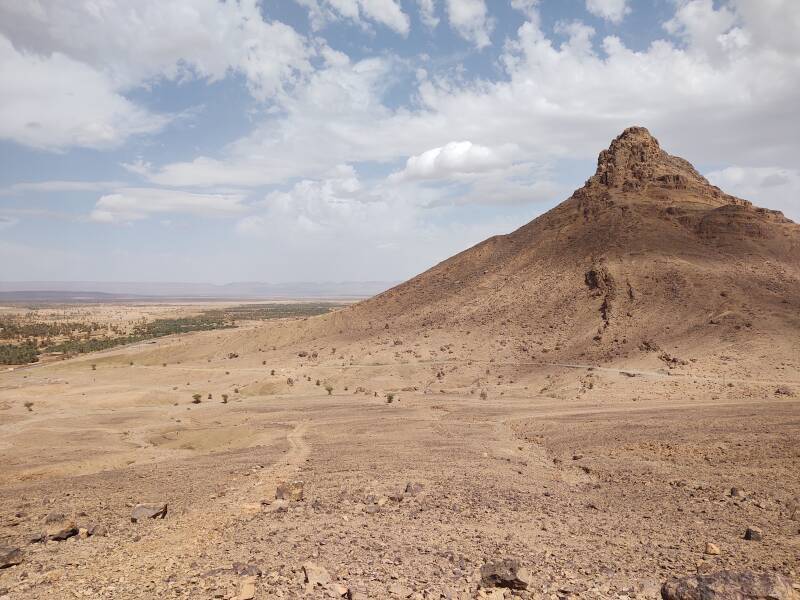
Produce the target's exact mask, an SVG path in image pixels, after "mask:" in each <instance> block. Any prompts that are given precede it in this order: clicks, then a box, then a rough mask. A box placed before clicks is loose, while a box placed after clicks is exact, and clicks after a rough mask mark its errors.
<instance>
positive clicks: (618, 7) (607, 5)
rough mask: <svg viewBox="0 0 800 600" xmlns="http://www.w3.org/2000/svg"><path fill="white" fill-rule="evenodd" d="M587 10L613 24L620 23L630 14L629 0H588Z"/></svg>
mask: <svg viewBox="0 0 800 600" xmlns="http://www.w3.org/2000/svg"><path fill="white" fill-rule="evenodd" d="M586 10H588V11H589V12H590V13H592V14H593V15H595V16H596V17H600V18H601V19H605V20H606V21H610V22H612V23H620V22H622V19H623V18H625V15H627V14H628V13H629V12H631V9H630V7H629V6H628V0H586Z"/></svg>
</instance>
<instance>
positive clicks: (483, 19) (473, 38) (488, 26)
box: [446, 0, 494, 48]
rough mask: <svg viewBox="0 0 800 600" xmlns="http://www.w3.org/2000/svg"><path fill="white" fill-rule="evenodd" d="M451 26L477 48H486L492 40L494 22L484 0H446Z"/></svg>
mask: <svg viewBox="0 0 800 600" xmlns="http://www.w3.org/2000/svg"><path fill="white" fill-rule="evenodd" d="M446 2H447V18H448V20H449V22H450V26H451V27H452V28H453V29H454V30H455V31H456V32H457V33H458V34H459V35H460V36H461V37H463V38H464V39H465V40H467V41H469V42H471V43H472V44H474V45H475V46H476V47H477V48H485V47H486V46H489V45H490V44H491V43H492V41H491V39H490V37H489V36H490V34H491V33H492V29H494V23H493V21H492V19H491V18H490V17H489V14H488V12H489V11H488V10H487V8H486V2H485V1H484V0H446Z"/></svg>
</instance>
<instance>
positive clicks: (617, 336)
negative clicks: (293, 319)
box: [329, 127, 800, 360]
mask: <svg viewBox="0 0 800 600" xmlns="http://www.w3.org/2000/svg"><path fill="white" fill-rule="evenodd" d="M798 315H800V226H798V225H797V224H795V223H793V222H792V221H790V220H789V219H787V218H785V217H784V216H783V215H782V213H780V212H778V211H773V210H768V209H764V208H758V207H756V206H753V205H752V204H751V203H750V202H748V201H746V200H742V199H740V198H736V197H734V196H731V195H729V194H726V193H725V192H723V191H722V190H720V189H719V188H717V187H715V186H713V185H711V184H710V183H709V182H708V181H707V180H706V179H705V178H704V177H702V176H701V175H700V174H699V173H698V172H697V171H696V170H695V169H694V167H692V165H691V164H690V163H689V162H687V161H686V160H684V159H682V158H678V157H675V156H671V155H669V154H667V153H666V152H665V151H664V150H662V149H661V147H660V145H659V143H658V141H657V140H656V139H655V138H654V137H653V136H652V135H651V134H650V133H649V132H648V130H647V129H645V128H643V127H631V128H628V129H626V130H625V131H623V132H622V134H621V135H619V136H618V137H617V138H616V139H614V140H613V141H612V142H611V145H610V146H609V148H608V149H607V150H603V151H602V152H600V155H599V158H598V161H597V171H596V172H595V174H594V175H593V176H592V177H590V178H589V180H588V181H587V182H586V184H585V185H584V186H583V187H582V188H580V189H578V190H576V191H575V192H574V193H573V194H572V196H570V197H569V198H568V199H567V200H566V201H564V202H562V203H561V204H560V205H558V206H557V207H555V208H554V209H552V210H551V211H549V212H547V213H546V214H543V215H541V216H540V217H538V218H537V219H535V220H533V221H532V222H530V223H528V224H527V225H525V226H523V227H521V228H519V229H518V230H516V231H514V232H513V233H510V234H508V235H498V236H495V237H492V238H489V239H487V240H485V241H484V242H481V243H479V244H477V245H476V246H474V247H472V248H470V249H468V250H465V251H464V252H461V253H460V254H457V255H455V256H453V257H452V258H450V259H448V260H445V261H443V262H442V263H440V264H438V265H436V266H435V267H433V268H431V269H430V270H428V271H426V272H424V273H422V274H421V275H418V276H417V277H415V278H413V279H411V280H410V281H407V282H406V283H403V284H401V285H398V286H396V287H394V288H392V289H390V290H388V291H386V292H384V293H382V294H380V295H378V296H376V297H374V298H372V299H370V300H367V301H364V302H362V303H359V304H357V305H355V306H352V307H350V308H348V309H345V310H343V311H340V312H339V313H337V315H336V316H335V317H333V318H331V319H329V321H335V327H336V328H337V329H338V330H339V331H345V330H349V331H351V332H354V333H355V332H362V333H369V332H374V331H375V330H376V329H389V330H390V331H394V332H402V333H406V334H409V333H410V332H414V331H417V332H429V334H432V333H434V332H450V333H454V332H460V333H461V334H464V335H467V336H472V337H471V338H461V339H462V340H471V342H469V344H473V345H475V347H483V348H484V349H486V350H487V352H488V351H489V349H490V348H494V349H496V350H498V351H502V352H505V353H506V354H508V355H512V354H513V355H514V356H515V357H516V358H519V357H520V356H523V357H524V356H529V357H531V359H532V360H540V359H542V358H543V357H544V356H545V355H547V358H548V360H568V359H575V358H577V357H591V358H593V359H613V358H615V357H628V356H632V355H634V354H637V353H642V352H648V351H652V350H656V349H660V351H661V352H662V353H663V354H662V358H663V357H664V356H666V358H665V360H671V357H670V355H669V353H668V352H666V351H665V350H664V349H681V350H687V349H691V351H693V352H694V351H702V350H705V351H708V352H716V351H718V350H719V348H720V344H722V345H726V346H730V345H731V344H738V346H737V348H738V350H739V351H740V352H742V353H744V352H746V349H747V348H748V347H752V344H753V343H754V340H755V339H756V337H757V338H758V340H760V342H763V343H766V344H767V345H769V344H772V347H775V348H777V347H778V346H781V347H782V348H783V349H784V350H785V351H786V352H788V353H790V354H791V353H793V352H795V353H796V352H800V346H799V345H798V344H799V343H800V342H798V341H797V340H800V317H799V316H798ZM477 340H480V343H477V344H476V341H477ZM787 344H788V345H789V346H788V347H787ZM796 355H797V354H795V356H796ZM509 357H510V356H509Z"/></svg>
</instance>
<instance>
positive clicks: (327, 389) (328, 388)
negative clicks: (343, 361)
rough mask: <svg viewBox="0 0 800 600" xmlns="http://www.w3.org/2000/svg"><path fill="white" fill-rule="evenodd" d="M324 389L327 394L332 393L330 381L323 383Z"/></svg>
mask: <svg viewBox="0 0 800 600" xmlns="http://www.w3.org/2000/svg"><path fill="white" fill-rule="evenodd" d="M325 391H326V392H328V396H330V395H331V394H333V386H332V385H331V384H330V383H326V384H325Z"/></svg>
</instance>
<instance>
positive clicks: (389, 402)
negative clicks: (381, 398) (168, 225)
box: [386, 392, 394, 404]
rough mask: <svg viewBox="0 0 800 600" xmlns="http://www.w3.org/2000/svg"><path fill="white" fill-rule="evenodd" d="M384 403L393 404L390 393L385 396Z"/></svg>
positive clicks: (392, 395)
mask: <svg viewBox="0 0 800 600" xmlns="http://www.w3.org/2000/svg"><path fill="white" fill-rule="evenodd" d="M386 402H387V404H391V403H392V402H394V394H392V393H391V392H390V393H388V394H386Z"/></svg>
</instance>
